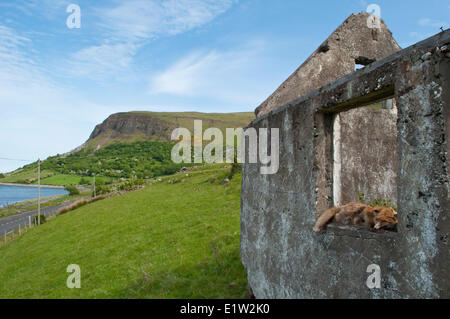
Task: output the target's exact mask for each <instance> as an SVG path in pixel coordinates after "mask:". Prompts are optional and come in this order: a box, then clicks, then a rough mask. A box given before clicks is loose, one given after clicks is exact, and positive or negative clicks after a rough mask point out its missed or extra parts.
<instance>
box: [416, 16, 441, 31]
mask: <svg viewBox="0 0 450 319" xmlns="http://www.w3.org/2000/svg"><path fill="white" fill-rule="evenodd" d="M418 24H419V25H420V26H421V27H430V28H436V29H439V28H440V27H444V28H445V27H446V26H448V24H447V23H446V22H443V21H437V20H432V19H429V18H422V19H420V20H419V22H418Z"/></svg>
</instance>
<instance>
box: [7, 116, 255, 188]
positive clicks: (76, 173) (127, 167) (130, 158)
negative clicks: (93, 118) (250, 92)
mask: <svg viewBox="0 0 450 319" xmlns="http://www.w3.org/2000/svg"><path fill="white" fill-rule="evenodd" d="M130 114H134V115H138V118H139V120H140V121H141V122H139V123H141V124H142V123H144V124H145V123H147V124H148V123H153V122H151V120H155V119H156V120H158V121H162V123H163V124H161V123H159V122H158V123H159V124H158V125H162V131H163V132H168V131H169V130H170V129H173V128H174V127H184V128H187V129H189V130H190V131H191V132H192V133H193V130H194V120H198V119H200V120H202V121H203V125H202V126H203V130H206V129H207V128H210V127H217V128H219V129H221V130H222V132H223V133H224V137H225V129H226V128H239V127H245V126H247V125H248V124H249V123H250V122H251V121H252V120H253V119H254V114H253V113H248V112H247V113H223V114H222V113H211V114H210V113H197V112H185V113H170V112H166V113H155V112H130V113H119V114H115V115H112V116H111V117H110V118H112V117H114V116H115V120H117V121H118V118H119V119H121V117H123V121H124V122H123V123H121V124H123V125H122V126H121V125H118V126H119V127H118V128H115V130H116V131H115V132H113V133H114V134H112V132H111V130H112V129H111V128H109V127H108V128H105V131H101V130H100V132H103V133H100V135H98V136H97V137H95V138H94V139H90V140H88V141H87V142H86V143H85V144H84V147H83V148H81V149H79V150H78V151H76V152H72V153H70V154H67V155H57V156H53V157H49V158H48V159H47V160H45V161H43V162H42V164H41V183H42V184H46V185H84V184H90V183H92V177H93V176H94V175H95V176H97V177H99V176H101V177H103V179H104V180H105V182H106V183H111V182H113V181H117V180H118V179H122V178H125V179H129V178H138V179H148V178H152V177H156V176H164V175H170V174H173V173H175V172H177V171H179V170H180V169H181V168H182V167H184V166H190V165H188V164H175V163H173V162H172V161H171V150H172V147H173V145H174V144H175V143H174V142H172V141H168V140H167V137H166V136H147V135H146V134H145V132H144V131H142V128H141V127H140V125H141V124H136V123H135V122H133V121H134V120H136V119H135V118H136V116H131V118H133V120H132V119H129V117H130ZM107 121H108V120H106V121H105V122H107ZM127 121H128V122H127ZM116 124H117V123H116ZM125 124H126V125H125ZM101 125H104V124H101ZM101 125H100V126H101ZM123 126H125V127H127V128H129V127H128V126H131V127H132V131H135V133H134V134H132V135H130V134H126V133H122V131H121V128H122V127H123ZM133 126H134V127H133ZM113 127H115V126H113ZM169 136H170V134H169ZM100 140H101V141H102V143H100V144H101V146H102V147H100V148H99V149H98V146H99V145H100V144H98V143H99V141H100ZM205 144H206V143H205ZM0 182H3V183H20V184H36V183H37V163H32V164H29V165H26V166H24V167H23V168H21V169H18V170H16V171H14V172H12V173H9V174H5V175H4V176H0Z"/></svg>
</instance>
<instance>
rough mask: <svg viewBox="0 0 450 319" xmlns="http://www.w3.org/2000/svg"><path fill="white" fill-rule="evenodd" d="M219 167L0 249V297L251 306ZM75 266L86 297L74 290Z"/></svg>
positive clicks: (65, 219) (111, 202)
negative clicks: (217, 301) (70, 283)
mask: <svg viewBox="0 0 450 319" xmlns="http://www.w3.org/2000/svg"><path fill="white" fill-rule="evenodd" d="M229 171H230V169H229V168H224V166H223V165H218V166H217V165H216V166H209V167H205V168H203V169H200V170H196V171H193V172H189V173H188V175H189V176H186V174H180V175H174V176H169V177H166V178H164V179H163V181H162V182H156V183H155V184H151V185H149V186H148V187H146V188H145V189H142V190H139V191H135V192H131V193H127V194H124V195H121V196H116V197H112V198H109V199H105V200H102V201H98V202H95V203H93V204H90V205H87V206H84V207H82V208H79V209H77V210H75V211H72V212H69V213H67V214H64V215H60V216H58V217H56V218H54V219H53V220H51V221H50V222H48V223H46V224H44V225H42V226H40V227H37V228H34V229H32V230H31V231H30V232H28V233H26V234H25V235H22V236H21V237H20V238H18V239H16V240H15V241H13V242H10V243H8V244H7V245H6V246H2V247H1V248H0V283H1V284H0V298H247V297H248V294H247V290H246V285H247V280H246V273H245V270H244V268H243V266H242V265H241V262H240V257H239V229H240V228H239V212H240V186H241V177H240V175H235V177H234V178H233V179H232V180H231V182H230V183H228V184H225V185H222V184H221V181H223V179H224V178H225V177H226V176H227V174H228V173H229ZM69 264H78V265H79V266H80V267H81V289H69V288H67V287H66V280H67V277H68V276H69V273H67V272H66V268H67V266H68V265H69Z"/></svg>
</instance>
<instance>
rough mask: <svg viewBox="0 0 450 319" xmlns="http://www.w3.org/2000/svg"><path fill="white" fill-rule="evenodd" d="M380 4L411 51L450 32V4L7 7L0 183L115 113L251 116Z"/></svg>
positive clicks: (0, 61) (204, 2)
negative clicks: (74, 21)
mask: <svg viewBox="0 0 450 319" xmlns="http://www.w3.org/2000/svg"><path fill="white" fill-rule="evenodd" d="M72 3H73V4H77V5H79V7H80V9H81V28H80V29H69V28H68V27H67V25H66V19H67V17H68V16H69V15H70V13H67V12H66V8H67V6H68V5H69V4H72ZM372 3H374V4H377V5H379V6H380V8H381V17H382V18H383V20H384V21H385V22H386V24H387V25H388V27H389V28H390V29H391V31H392V32H393V35H394V37H395V39H396V40H397V41H398V43H399V44H400V46H402V47H407V46H409V45H411V44H414V43H415V42H417V41H420V40H423V39H425V38H427V37H429V36H432V35H434V34H435V33H438V32H439V27H440V26H444V28H448V27H449V25H450V1H449V0H445V1H444V0H428V1H426V2H424V1H416V0H414V1H362V0H341V1H301V0H282V1H276V0H271V1H269V0H223V1H221V0H166V1H157V0H110V1H101V0H97V1H92V0H91V1H87V0H80V1H75V0H69V1H66V0H28V1H25V0H15V1H5V0H0V110H1V111H0V119H1V125H0V172H7V171H11V170H13V169H15V168H17V167H20V166H22V165H23V164H24V163H23V162H20V161H7V160H3V159H1V158H12V159H27V160H28V159H30V160H35V159H37V158H38V157H40V158H46V157H47V156H50V155H55V154H57V153H64V152H67V151H69V150H71V149H73V148H75V147H77V146H79V145H80V144H82V143H83V142H84V141H85V140H86V139H87V138H88V137H89V134H90V133H91V131H92V130H93V128H94V126H95V125H96V124H98V123H100V122H102V121H103V120H104V119H105V118H106V117H107V116H108V115H110V114H112V113H115V112H121V111H131V110H148V111H200V112H240V111H253V110H254V108H255V107H256V106H258V105H259V104H260V103H261V102H262V101H264V100H265V98H267V96H269V95H270V94H271V93H272V92H273V91H274V90H275V89H276V88H277V87H278V86H279V85H280V84H281V82H282V81H284V80H285V79H286V78H287V77H288V76H289V75H290V74H291V73H292V72H293V71H294V70H295V69H296V68H297V67H298V66H299V65H300V64H301V63H302V62H303V61H304V60H305V59H306V58H307V57H308V56H309V55H310V54H311V53H312V52H313V51H314V50H315V49H316V48H317V47H318V46H319V45H320V43H321V42H322V41H323V40H324V39H326V38H327V37H328V36H329V34H330V33H331V32H333V31H334V30H335V29H336V27H338V26H339V25H340V23H341V22H342V21H343V20H345V19H346V18H347V17H348V16H349V15H350V14H351V13H358V12H361V11H365V10H366V8H367V6H368V5H369V4H372Z"/></svg>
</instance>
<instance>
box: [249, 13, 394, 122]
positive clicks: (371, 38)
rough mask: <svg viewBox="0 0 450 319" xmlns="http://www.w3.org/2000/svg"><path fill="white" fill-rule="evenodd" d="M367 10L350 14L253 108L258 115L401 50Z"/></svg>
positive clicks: (381, 23) (389, 32)
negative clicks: (268, 95) (357, 66)
mask: <svg viewBox="0 0 450 319" xmlns="http://www.w3.org/2000/svg"><path fill="white" fill-rule="evenodd" d="M373 17H374V16H371V15H369V14H368V13H366V12H362V13H359V14H356V15H355V14H352V15H351V16H350V17H348V18H347V19H346V20H345V21H344V23H342V24H341V25H340V26H339V27H338V28H337V29H336V31H334V32H333V33H332V34H331V36H330V37H329V38H328V39H327V40H326V41H325V42H323V43H322V44H321V45H320V46H319V48H318V49H317V50H316V51H315V52H314V53H313V54H312V55H311V56H310V57H309V58H308V59H307V60H306V61H305V62H304V63H303V64H302V65H301V66H300V67H299V68H298V69H297V70H296V71H295V72H294V73H293V74H292V75H291V76H290V77H289V78H288V79H287V80H286V81H285V82H284V83H283V84H281V86H280V87H279V88H278V89H277V90H276V91H275V92H274V93H273V94H272V95H271V96H270V97H269V98H268V99H267V100H266V101H264V102H263V103H262V104H261V105H260V106H259V107H258V108H257V109H256V110H255V114H256V116H257V117H259V116H261V115H264V114H266V113H269V112H270V111H272V110H274V109H276V108H278V107H280V106H283V105H284V104H286V103H289V102H291V101H293V100H295V99H296V98H299V97H301V96H303V95H306V94H307V93H309V92H310V91H312V90H315V89H318V88H320V87H322V86H325V85H326V84H328V83H331V82H334V81H336V80H337V79H339V78H341V77H343V76H344V75H347V74H349V73H351V72H353V71H354V70H355V65H357V64H360V65H368V64H370V63H372V62H374V61H376V60H380V59H382V58H384V57H387V56H389V55H391V54H393V53H395V52H397V51H399V50H400V46H399V45H398V44H397V42H396V41H395V40H394V39H393V37H392V33H391V31H389V29H388V28H387V26H386V25H385V24H384V22H383V21H382V20H381V19H379V20H378V21H379V24H378V23H374V22H373V20H370V19H372V18H373Z"/></svg>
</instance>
